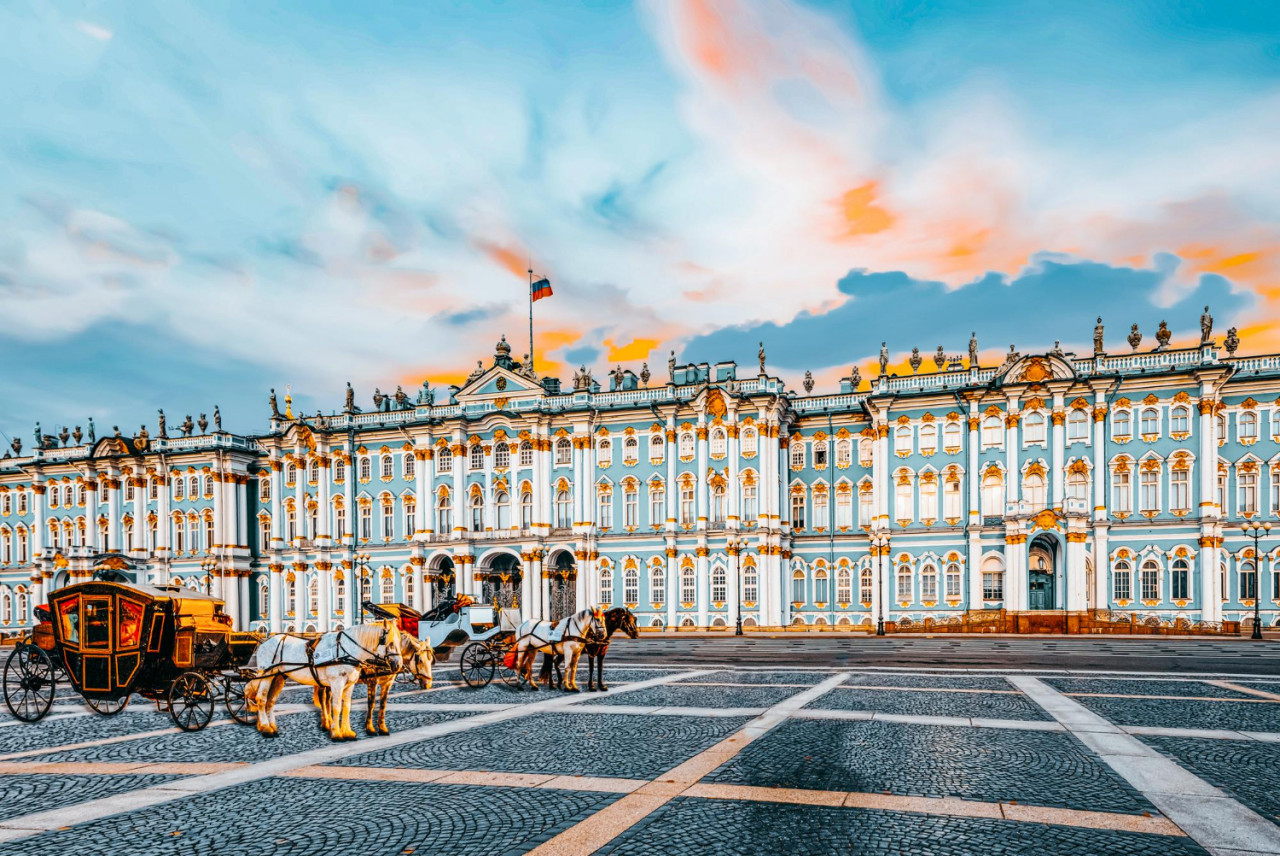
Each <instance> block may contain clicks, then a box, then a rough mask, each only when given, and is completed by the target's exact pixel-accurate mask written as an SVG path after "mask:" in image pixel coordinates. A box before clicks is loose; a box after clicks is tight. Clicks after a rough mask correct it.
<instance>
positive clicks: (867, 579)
mask: <svg viewBox="0 0 1280 856" xmlns="http://www.w3.org/2000/svg"><path fill="white" fill-rule="evenodd" d="M858 602H859V603H861V604H863V605H865V606H870V605H871V569H870V568H863V569H862V570H861V571H859V572H858Z"/></svg>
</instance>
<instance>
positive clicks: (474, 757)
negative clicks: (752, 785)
mask: <svg viewBox="0 0 1280 856" xmlns="http://www.w3.org/2000/svg"><path fill="white" fill-rule="evenodd" d="M746 721H747V718H746V717H723V718H712V717H685V716H616V717H615V716H601V715H599V714H588V713H577V714H575V713H551V714H542V715H538V716H531V717H528V718H524V719H517V720H512V721H509V722H501V723H497V724H494V725H488V726H484V727H481V728H476V729H472V730H470V731H464V732H461V733H459V734H451V735H449V736H447V737H440V738H435V739H431V740H422V741H419V742H416V743H406V744H403V745H400V746H394V747H391V748H388V749H383V750H377V749H373V750H372V751H370V752H368V753H365V754H361V755H353V756H351V757H349V758H344V759H342V760H340V761H336V762H334V764H336V765H338V766H347V767H411V768H417V769H426V770H500V771H503V772H511V773H554V774H559V775H569V776H576V775H580V776H614V777H619V778H633V779H634V778H652V777H654V776H657V775H658V774H660V773H662V772H664V771H666V770H669V769H670V768H672V767H674V766H676V765H677V764H679V763H681V762H682V761H685V760H687V759H689V758H691V757H693V756H694V755H696V754H698V753H699V752H701V751H702V750H704V749H706V748H708V747H710V746H712V745H713V744H715V743H716V742H718V741H719V740H721V739H723V738H724V737H726V736H727V735H729V734H732V733H733V732H734V731H736V730H737V729H738V728H740V727H741V726H742V725H743V723H745V722H746Z"/></svg>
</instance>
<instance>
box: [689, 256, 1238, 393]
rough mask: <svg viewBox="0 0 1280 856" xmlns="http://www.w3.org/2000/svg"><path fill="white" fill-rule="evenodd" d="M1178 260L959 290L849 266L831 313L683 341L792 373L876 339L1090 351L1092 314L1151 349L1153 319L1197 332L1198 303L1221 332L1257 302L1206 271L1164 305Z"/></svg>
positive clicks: (1044, 269) (1063, 271)
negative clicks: (762, 352)
mask: <svg viewBox="0 0 1280 856" xmlns="http://www.w3.org/2000/svg"><path fill="white" fill-rule="evenodd" d="M1180 265H1181V262H1180V261H1179V260H1178V259H1177V258H1174V257H1172V256H1162V257H1161V258H1160V259H1159V260H1158V263H1157V265H1156V266H1153V267H1151V268H1145V269H1139V268H1126V267H1113V266H1110V265H1105V264H1100V263H1098V262H1090V261H1080V260H1070V259H1065V258H1061V257H1047V256H1045V257H1038V258H1037V259H1035V261H1034V264H1032V265H1031V266H1030V267H1028V268H1027V269H1026V270H1024V271H1022V272H1021V273H1020V274H1018V275H1017V276H1015V277H1006V276H1002V275H999V274H988V275H987V276H984V277H982V278H981V279H978V280H976V281H974V282H972V283H970V284H968V285H965V286H963V287H961V288H957V289H951V288H948V287H947V285H946V284H945V283H942V282H940V281H937V280H920V279H915V278H913V277H910V276H908V275H907V274H905V273H903V272H901V271H890V272H879V273H876V272H870V271H866V270H854V271H850V272H849V273H848V274H847V275H846V276H845V277H844V278H842V279H841V280H840V282H839V283H838V285H837V289H838V290H839V292H840V293H841V294H843V295H846V297H845V299H844V300H843V301H842V302H840V303H839V304H838V305H837V306H835V307H834V308H832V309H830V310H829V311H825V312H820V313H808V312H805V313H801V314H800V315H798V316H796V317H795V318H794V319H792V320H791V321H789V322H784V323H775V322H764V323H761V324H752V325H743V326H737V327H728V328H724V329H721V330H717V331H715V332H712V333H708V334H705V335H703V336H700V337H698V338H695V339H693V340H692V341H690V342H689V344H688V346H687V348H686V357H687V358H688V359H693V360H718V359H727V358H735V359H738V360H739V361H741V362H746V361H749V360H750V358H751V355H752V354H754V351H755V348H756V347H757V343H758V342H760V341H763V342H764V343H765V348H766V350H767V352H768V358H769V362H770V364H771V365H774V366H778V367H780V368H782V369H789V370H792V371H798V370H803V369H810V368H827V367H831V366H847V365H849V364H850V363H852V362H858V361H861V360H864V359H867V358H869V357H872V356H874V355H876V354H877V353H878V352H879V348H880V342H881V341H882V340H884V341H886V342H887V343H888V345H889V349H890V353H891V354H894V355H895V358H897V359H900V358H901V356H900V355H901V354H903V353H905V352H908V351H910V350H911V348H913V347H919V348H920V350H921V352H922V353H923V354H925V355H929V354H931V353H932V352H933V351H934V349H935V346H936V345H938V344H942V345H943V347H944V349H945V351H946V353H948V354H956V353H961V354H963V353H965V352H966V350H967V348H968V340H969V334H970V333H971V332H976V334H977V337H978V340H979V342H981V343H982V344H983V346H984V347H986V348H988V349H990V348H991V347H992V345H996V344H997V343H998V349H999V350H1003V349H1004V346H1005V345H1006V344H1014V345H1016V346H1018V349H1019V350H1034V349H1040V350H1048V349H1049V348H1050V347H1051V346H1052V344H1053V342H1054V341H1055V340H1061V341H1062V343H1063V345H1064V347H1067V348H1070V347H1072V346H1077V347H1080V348H1081V349H1084V348H1091V347H1092V338H1093V328H1094V323H1095V319H1096V317H1097V316H1098V315H1101V316H1102V317H1103V319H1104V321H1105V323H1106V325H1107V328H1108V337H1107V343H1106V344H1107V348H1108V350H1110V351H1111V352H1113V353H1114V352H1124V351H1126V350H1127V348H1128V346H1127V344H1126V343H1125V342H1124V336H1126V335H1127V332H1128V329H1129V325H1130V324H1132V323H1137V324H1139V327H1140V329H1141V330H1142V331H1143V332H1144V333H1145V335H1146V337H1147V338H1146V341H1147V343H1148V344H1149V345H1150V346H1152V347H1154V345H1155V340H1154V332H1155V327H1156V325H1157V322H1158V321H1159V320H1166V321H1168V323H1169V328H1170V329H1171V330H1172V331H1173V332H1174V334H1175V335H1176V336H1182V337H1184V338H1185V337H1189V336H1190V335H1191V334H1192V333H1193V332H1194V334H1195V335H1196V336H1197V337H1198V334H1199V318H1200V313H1201V311H1202V309H1203V307H1204V305H1205V304H1209V305H1210V306H1211V307H1212V308H1213V310H1214V311H1215V312H1216V313H1217V316H1218V319H1219V321H1218V324H1219V327H1220V329H1225V325H1226V324H1228V323H1231V322H1232V321H1233V320H1234V319H1237V318H1243V317H1245V315H1246V312H1247V310H1249V309H1252V308H1253V305H1254V303H1255V302H1256V301H1255V300H1253V299H1252V298H1250V297H1248V296H1246V295H1242V294H1238V293H1235V292H1233V291H1232V289H1231V286H1230V283H1229V282H1228V281H1227V280H1225V279H1223V278H1222V277H1220V276H1217V275H1213V274H1204V275H1202V276H1200V277H1199V282H1198V284H1197V285H1196V286H1195V287H1194V288H1192V289H1191V290H1190V291H1187V292H1185V293H1183V294H1181V295H1180V297H1179V298H1178V299H1177V300H1176V301H1174V302H1172V303H1169V304H1164V305H1161V300H1160V297H1161V290H1162V288H1163V287H1164V285H1165V283H1166V282H1167V281H1168V280H1169V279H1170V278H1171V277H1173V276H1175V275H1176V273H1177V270H1178V268H1179V267H1180Z"/></svg>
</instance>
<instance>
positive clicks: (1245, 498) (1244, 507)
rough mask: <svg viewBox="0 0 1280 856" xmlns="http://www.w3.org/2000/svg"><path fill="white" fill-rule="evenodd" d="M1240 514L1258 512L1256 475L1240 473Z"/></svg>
mask: <svg viewBox="0 0 1280 856" xmlns="http://www.w3.org/2000/svg"><path fill="white" fill-rule="evenodd" d="M1239 482H1240V513H1241V514H1255V513H1257V511H1258V474H1257V473H1240V476H1239Z"/></svg>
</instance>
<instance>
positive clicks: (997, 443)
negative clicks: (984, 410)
mask: <svg viewBox="0 0 1280 856" xmlns="http://www.w3.org/2000/svg"><path fill="white" fill-rule="evenodd" d="M1003 445H1004V423H1003V422H1001V421H1000V417H999V416H988V417H987V418H986V419H984V420H982V446H983V448H993V449H994V448H999V447H1001V446H1003Z"/></svg>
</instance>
